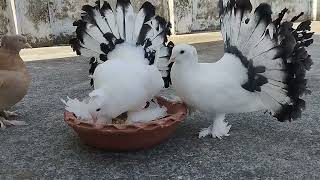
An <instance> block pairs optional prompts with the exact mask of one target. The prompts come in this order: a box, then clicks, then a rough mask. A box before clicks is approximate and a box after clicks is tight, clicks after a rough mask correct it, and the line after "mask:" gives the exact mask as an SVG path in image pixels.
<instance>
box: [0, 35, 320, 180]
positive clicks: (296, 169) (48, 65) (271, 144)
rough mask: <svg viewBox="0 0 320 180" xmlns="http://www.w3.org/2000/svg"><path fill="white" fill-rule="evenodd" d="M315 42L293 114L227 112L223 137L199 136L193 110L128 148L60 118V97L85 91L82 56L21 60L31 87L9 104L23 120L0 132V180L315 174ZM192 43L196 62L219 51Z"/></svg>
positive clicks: (200, 122) (319, 157)
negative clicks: (168, 130)
mask: <svg viewBox="0 0 320 180" xmlns="http://www.w3.org/2000/svg"><path fill="white" fill-rule="evenodd" d="M315 40H316V41H315V44H314V45H313V46H312V47H310V48H309V50H310V52H311V54H312V56H313V59H314V61H315V65H314V66H313V70H312V71H311V72H310V73H309V74H308V78H309V87H310V89H311V90H312V91H313V93H312V95H310V96H307V97H306V98H305V99H306V101H307V104H308V108H307V110H306V111H305V112H304V113H303V117H302V118H301V119H300V120H298V121H295V122H293V123H280V122H277V121H276V120H274V119H273V118H272V117H270V116H268V115H265V114H263V113H249V114H234V115H228V116H227V121H229V123H230V124H232V129H231V132H230V133H231V136H230V137H227V138H224V139H223V140H218V139H212V138H204V139H198V132H199V130H200V129H201V128H204V127H207V126H209V124H210V121H211V117H210V116H209V115H207V114H203V113H199V112H197V113H195V114H193V115H191V116H189V117H188V118H187V119H186V120H185V122H184V123H182V124H181V126H180V127H179V128H178V130H177V131H176V133H175V134H173V136H172V137H171V138H170V139H169V140H168V141H166V142H163V143H162V144H160V145H158V146H156V147H154V148H153V149H149V150H143V151H139V152H129V153H110V152H105V151H101V150H98V149H94V148H91V147H88V146H86V145H83V144H81V143H80V141H79V139H78V137H77V136H76V134H75V133H74V132H73V131H72V130H71V129H70V128H69V127H68V126H67V125H66V124H65V123H64V122H63V112H64V107H63V104H62V103H61V102H60V100H59V99H60V98H66V96H70V97H84V96H86V95H87V94H88V92H89V91H90V90H91V89H90V87H89V80H88V76H87V73H88V67H89V66H88V62H87V61H86V60H85V59H83V58H80V57H71V58H63V59H52V60H46V61H32V62H28V63H27V66H28V69H29V71H30V72H31V74H32V77H33V82H32V85H31V88H30V92H29V94H28V95H27V96H26V98H25V99H24V100H23V101H22V102H21V103H19V104H18V105H17V106H15V107H14V108H13V110H18V111H19V113H20V114H21V116H20V117H19V118H18V120H24V121H26V122H28V123H29V126H25V127H13V128H9V129H6V130H4V131H0V179H1V180H3V179H4V180H5V179H139V180H140V179H260V178H262V179H299V180H300V179H320V123H319V122H320V119H319V115H320V114H319V109H320V103H319V102H320V83H319V80H320V51H319V48H320V37H319V36H316V37H315ZM194 45H195V46H196V47H197V48H198V50H199V56H200V60H201V61H202V62H204V61H206V62H212V61H215V60H217V59H219V58H220V57H221V56H222V54H223V50H222V42H221V41H216V42H208V43H201V44H194ZM62 49H63V48H62ZM34 51H36V50H34ZM56 53H58V52H56ZM53 54H55V53H53ZM30 55H32V53H30ZM165 94H167V95H172V94H173V92H172V90H168V92H166V93H165Z"/></svg>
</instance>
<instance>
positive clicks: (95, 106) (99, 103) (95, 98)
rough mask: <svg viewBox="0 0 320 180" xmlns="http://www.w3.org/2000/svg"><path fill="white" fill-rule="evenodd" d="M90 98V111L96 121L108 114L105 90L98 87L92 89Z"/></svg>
mask: <svg viewBox="0 0 320 180" xmlns="http://www.w3.org/2000/svg"><path fill="white" fill-rule="evenodd" d="M89 96H90V100H89V103H88V105H89V106H88V108H89V113H90V114H91V117H92V118H93V121H94V122H96V121H97V120H98V119H99V117H101V116H103V115H105V114H106V112H105V110H106V109H107V107H106V106H107V103H106V96H105V94H104V92H103V90H101V89H98V90H94V91H92V92H91V93H90V94H89Z"/></svg>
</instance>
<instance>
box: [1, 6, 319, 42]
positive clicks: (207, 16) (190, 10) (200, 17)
mask: <svg viewBox="0 0 320 180" xmlns="http://www.w3.org/2000/svg"><path fill="white" fill-rule="evenodd" d="M95 1H96V0H0V8H1V10H0V36H1V34H14V33H15V32H16V31H18V33H19V34H22V35H25V36H27V37H28V40H29V41H30V42H31V44H32V45H33V46H34V47H42V46H51V45H57V44H67V43H68V39H69V38H70V36H73V35H74V34H73V33H74V31H75V28H74V27H73V26H72V23H73V22H74V21H75V20H77V19H79V17H80V13H81V7H82V5H84V4H87V3H89V4H94V2H95ZM108 1H109V2H110V3H111V5H112V6H113V8H114V7H115V3H116V0H108ZM131 1H132V4H133V5H134V6H135V9H136V10H138V9H139V7H140V6H141V5H142V4H143V3H144V2H145V1H146V0H131ZM149 1H150V2H151V3H153V4H154V5H155V6H156V7H157V13H158V14H159V15H161V16H163V17H165V18H166V19H170V21H171V22H172V23H173V26H174V30H175V33H176V34H184V33H194V32H199V31H214V30H219V17H218V11H219V10H218V7H217V3H218V0H149ZM251 1H252V3H253V5H254V6H257V5H258V4H259V3H261V2H268V3H270V4H271V5H272V8H273V11H274V12H280V11H281V10H282V8H283V7H284V6H286V7H287V8H289V10H290V15H289V16H288V17H287V18H291V17H292V16H294V15H296V14H299V13H300V12H301V11H304V12H306V14H305V15H304V17H303V18H304V19H307V18H308V19H310V18H311V17H313V15H312V12H313V11H312V9H313V7H312V5H313V6H314V4H318V6H317V8H315V9H318V11H317V12H318V13H317V14H318V15H317V16H318V17H319V19H320V0H251ZM10 2H11V3H10ZM12 2H14V4H13V6H14V8H12V6H11V4H12ZM313 2H315V3H314V4H313ZM12 9H14V10H15V12H13V11H12ZM314 12H315V11H314ZM275 15H277V13H275ZM314 16H315V15H314ZM14 17H16V23H17V27H15V21H14Z"/></svg>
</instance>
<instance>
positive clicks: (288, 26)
mask: <svg viewBox="0 0 320 180" xmlns="http://www.w3.org/2000/svg"><path fill="white" fill-rule="evenodd" d="M219 7H220V22H221V31H222V35H223V39H224V45H225V54H224V56H223V57H222V58H221V59H220V60H219V61H218V62H216V63H198V58H197V51H196V49H195V48H194V47H192V46H190V45H178V46H175V47H174V49H173V52H172V57H171V60H170V61H171V62H175V63H174V65H173V67H172V72H171V77H172V86H173V88H174V89H175V90H176V93H177V95H178V96H180V97H181V99H182V101H184V102H185V103H187V104H188V105H189V106H190V107H193V108H196V109H199V110H201V111H203V112H209V113H212V114H214V118H213V124H212V125H211V126H210V127H208V128H205V129H203V130H202V131H200V133H199V138H202V137H206V136H212V137H217V138H220V139H221V138H222V137H223V136H229V130H230V128H231V126H230V125H228V123H227V122H225V115H226V114H229V113H245V112H255V111H260V110H268V111H269V112H270V113H271V114H272V115H273V116H274V117H275V118H277V119H278V120H279V121H281V122H284V121H292V120H294V119H297V118H299V117H301V113H302V110H304V109H305V101H304V100H303V99H301V97H302V95H304V94H307V93H310V90H308V88H307V86H306V85H307V80H306V79H305V75H306V71H307V70H310V68H311V65H312V60H311V56H310V55H309V54H308V52H307V51H306V49H305V47H308V46H309V45H310V44H312V43H313V40H312V39H311V38H312V35H313V33H310V32H309V31H310V30H311V28H310V24H311V22H310V21H305V22H302V23H301V24H300V25H298V27H297V28H296V29H295V28H293V22H294V21H296V20H297V19H298V18H299V17H300V16H302V15H303V13H301V14H300V15H298V16H296V17H294V18H293V19H292V20H291V21H283V17H284V15H285V14H286V12H287V11H288V9H284V10H283V11H282V12H281V13H280V14H279V17H278V18H277V19H276V20H275V21H272V18H271V14H272V11H271V7H270V5H269V4H266V3H262V4H260V5H259V6H258V7H257V8H256V9H255V10H254V12H252V4H251V2H250V0H229V1H223V0H220V1H219Z"/></svg>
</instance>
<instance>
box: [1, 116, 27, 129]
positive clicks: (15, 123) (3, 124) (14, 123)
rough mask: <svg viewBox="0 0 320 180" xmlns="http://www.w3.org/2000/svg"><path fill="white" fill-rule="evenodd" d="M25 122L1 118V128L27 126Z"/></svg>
mask: <svg viewBox="0 0 320 180" xmlns="http://www.w3.org/2000/svg"><path fill="white" fill-rule="evenodd" d="M26 125H27V123H26V122H24V121H16V120H7V119H5V118H4V117H0V128H1V129H5V128H6V127H7V126H26Z"/></svg>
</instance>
